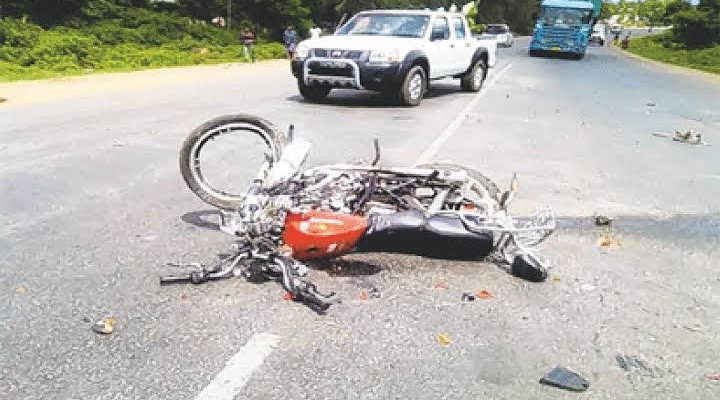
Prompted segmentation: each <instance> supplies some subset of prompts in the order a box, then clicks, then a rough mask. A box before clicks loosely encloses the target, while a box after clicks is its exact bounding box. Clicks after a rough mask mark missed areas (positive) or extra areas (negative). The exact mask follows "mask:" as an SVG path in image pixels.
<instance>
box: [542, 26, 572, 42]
mask: <svg viewBox="0 0 720 400" xmlns="http://www.w3.org/2000/svg"><path fill="white" fill-rule="evenodd" d="M579 30H580V28H571V27H567V28H565V27H558V26H545V27H543V39H544V42H545V45H546V46H560V47H563V46H567V43H566V42H567V41H573V42H574V41H575V38H576V37H577V34H578V31H579Z"/></svg>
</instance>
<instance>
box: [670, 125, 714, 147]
mask: <svg viewBox="0 0 720 400" xmlns="http://www.w3.org/2000/svg"><path fill="white" fill-rule="evenodd" d="M672 140H673V141H674V142H680V143H685V144H702V145H704V144H706V143H705V142H703V140H702V136H701V135H700V133H698V132H695V130H694V129H690V130H688V131H686V132H680V131H675V136H673V139H672Z"/></svg>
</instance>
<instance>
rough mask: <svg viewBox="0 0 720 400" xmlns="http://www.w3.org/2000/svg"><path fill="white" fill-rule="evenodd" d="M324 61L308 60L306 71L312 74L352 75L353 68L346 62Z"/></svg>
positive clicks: (349, 76) (348, 76) (350, 76)
mask: <svg viewBox="0 0 720 400" xmlns="http://www.w3.org/2000/svg"><path fill="white" fill-rule="evenodd" d="M332 63H337V62H336V61H333V62H330V63H328V62H326V61H308V72H309V73H310V74H312V75H325V76H343V77H347V78H352V77H354V76H355V75H354V72H353V68H352V67H351V66H350V65H348V64H347V63H342V62H340V63H337V64H332Z"/></svg>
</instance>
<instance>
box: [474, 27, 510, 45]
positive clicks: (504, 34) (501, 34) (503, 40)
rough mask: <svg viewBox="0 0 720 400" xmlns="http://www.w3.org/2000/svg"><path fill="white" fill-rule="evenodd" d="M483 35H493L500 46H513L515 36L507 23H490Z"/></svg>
mask: <svg viewBox="0 0 720 400" xmlns="http://www.w3.org/2000/svg"><path fill="white" fill-rule="evenodd" d="M482 36H483V37H492V38H494V39H495V40H496V41H497V44H498V46H505V47H511V46H512V45H513V41H514V40H515V38H514V37H513V34H512V33H511V32H510V27H509V26H507V25H506V24H488V26H487V29H485V32H483V34H482Z"/></svg>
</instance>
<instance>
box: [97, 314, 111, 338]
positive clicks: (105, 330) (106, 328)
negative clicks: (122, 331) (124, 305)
mask: <svg viewBox="0 0 720 400" xmlns="http://www.w3.org/2000/svg"><path fill="white" fill-rule="evenodd" d="M92 330H93V331H94V332H96V333H101V334H103V335H109V334H111V333H113V331H114V330H115V318H113V317H105V318H103V319H101V320H100V321H97V322H95V323H94V324H93V326H92Z"/></svg>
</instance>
